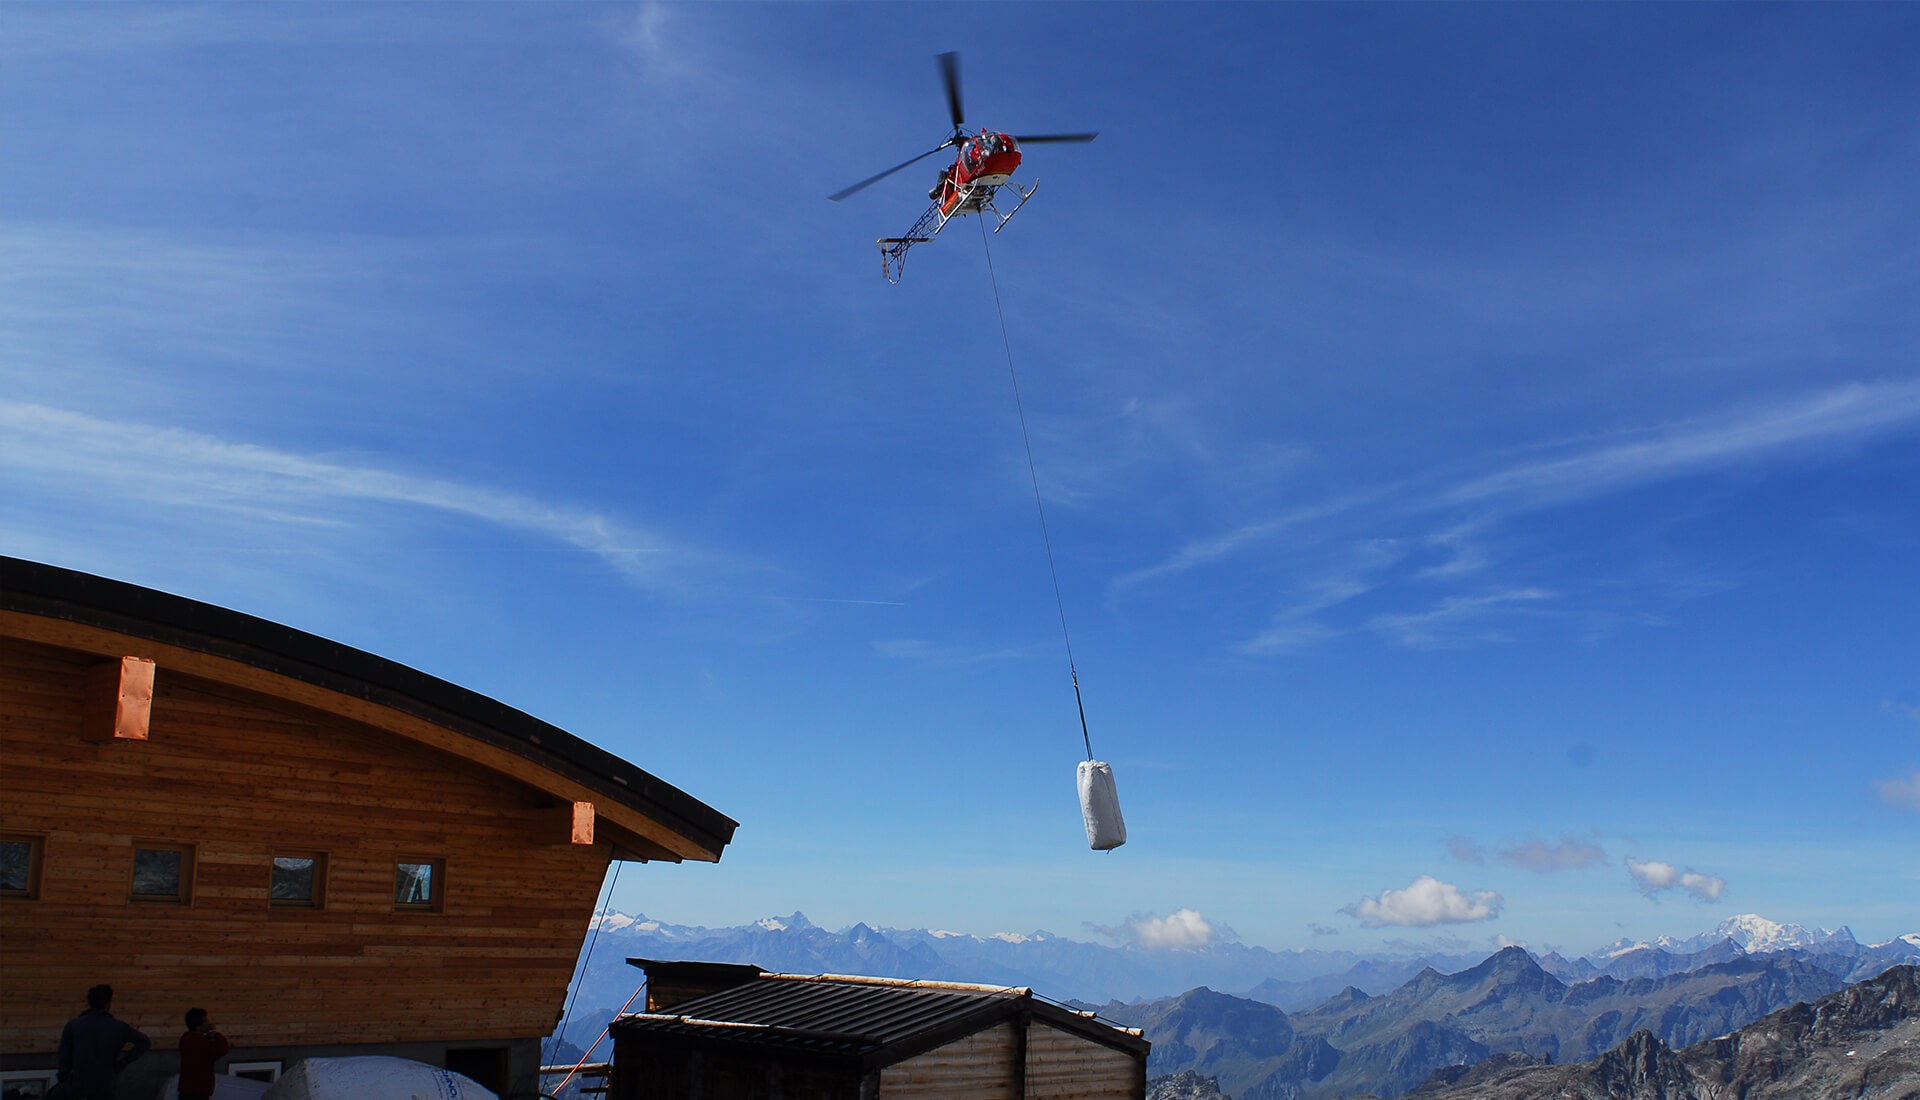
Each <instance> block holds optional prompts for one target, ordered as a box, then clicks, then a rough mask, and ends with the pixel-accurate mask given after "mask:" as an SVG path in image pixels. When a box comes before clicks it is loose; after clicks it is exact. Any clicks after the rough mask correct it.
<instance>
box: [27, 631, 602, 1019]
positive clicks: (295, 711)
mask: <svg viewBox="0 0 1920 1100" xmlns="http://www.w3.org/2000/svg"><path fill="white" fill-rule="evenodd" d="M130 652H131V650H130ZM102 659H103V658H102V656H101V655H98V654H87V653H79V652H75V651H72V650H67V649H61V648H56V647H53V646H49V645H41V644H36V643H32V642H25V641H21V640H18V639H11V638H0V830H5V831H7V832H10V833H26V834H30V835H36V836H39V837H41V838H43V840H42V847H43V853H42V870H41V880H40V889H39V896H38V898H37V899H34V900H23V899H16V898H5V899H0V1052H5V1053H14V1054H20V1053H37V1052H50V1051H52V1050H53V1049H54V1048H55V1046H56V1044H57V1041H58V1038H59V1034H60V1028H61V1025H62V1024H63V1022H64V1021H65V1020H67V1019H68V1018H70V1017H71V1016H73V1015H74V1014H75V1013H76V1012H78V1011H79V1010H80V1009H81V1008H83V1007H84V993H85V990H86V989H87V987H88V986H90V985H93V984H94V983H96V982H111V983H112V984H113V985H114V987H115V989H116V990H117V992H118V996H117V997H116V1000H115V1005H114V1009H115V1015H117V1016H119V1017H121V1018H122V1019H125V1020H128V1021H129V1022H131V1023H133V1024H134V1025H135V1026H137V1027H140V1028H142V1029H143V1030H146V1031H147V1032H148V1033H149V1034H150V1035H152V1036H153V1037H154V1039H155V1040H156V1041H157V1042H162V1043H165V1044H167V1045H171V1041H172V1039H173V1038H174V1037H175V1036H177V1035H178V1033H179V1031H180V1029H181V1025H180V1017H181V1014H182V1013H183V1012H184V1011H185V1009H186V1008H188V1007H190V1006H194V1005H198V1006H202V1007H205V1008H207V1009H208V1010H209V1011H210V1012H211V1013H212V1014H213V1016H214V1018H215V1020H216V1021H217V1022H218V1023H220V1024H221V1025H222V1026H223V1028H224V1029H225V1030H226V1032H227V1034H228V1035H229V1037H230V1038H232V1039H233V1041H234V1043H235V1044H236V1045H237V1046H243V1047H257V1046H266V1045H285V1044H340V1043H389V1042H407V1041H424V1040H456V1039H465V1038H475V1039H479V1038H502V1037H530V1036H543V1035H546V1034H547V1033H548V1032H550V1031H551V1030H552V1028H553V1025H554V1023H555V1020H556V1017H557V1014H558V1012H559V1010H560V1009H561V1007H562V1005H563V1003H564V998H565V994H566V988H567V981H568V978H569V977H570V976H571V972H572V968H573V964H574V961H575V958H576V956H577V954H578V952H579V947H580V942H581V937H582V935H583V934H584V933H585V931H586V928H587V925H588V921H589V919H590V918H591V914H592V909H593V905H594V903H595V900H596V895H597V892H598V888H599V885H600V882H601V876H602V874H603V873H604V871H605V868H606V865H607V862H608V860H609V859H610V856H611V849H610V847H609V845H608V844H607V843H605V842H604V841H603V842H601V843H597V844H592V845H579V844H567V843H565V835H566V834H565V830H564V828H556V825H557V823H559V822H560V821H561V820H562V819H563V817H564V815H566V814H567V813H568V812H569V811H568V808H567V806H566V804H564V803H558V802H556V800H554V799H553V798H551V797H550V796H545V795H542V794H540V793H539V792H537V791H535V790H534V789H533V788H531V787H529V786H527V785H525V784H523V783H520V782H517V781H514V780H512V779H508V778H506V777H503V776H501V775H499V774H498V773H495V772H491V771H488V770H486V769H484V768H481V767H479V766H477V765H474V764H472V763H470V762H468V761H465V760H462V759H460V758H459V757H456V756H454V755H452V754H449V753H446V752H443V751H440V750H436V749H431V748H426V747H424V746H422V745H420V744H419V743H418V742H417V741H414V740H410V739H408V738H404V737H400V736H397V735H394V734H391V733H387V732H384V731H382V730H380V729H377V728H374V727H372V726H369V725H364V724H361V723H358V722H354V721H351V720H348V719H344V718H340V717H335V716H332V715H327V714H323V713H321V712H319V711H314V710H309V709H305V708H303V707H300V706H298V705H294V704H290V703H286V702H282V701H278V700H276V699H274V698H272V697H270V696H268V695H262V694H255V693H253V692H250V691H246V690H241V689H238V688H233V687H228V686H224V685H222V684H219V683H215V682H212V681H209V680H205V679H196V678H194V677H192V676H189V675H186V674H183V673H178V672H172V671H170V670H169V668H168V666H167V664H166V662H165V661H164V660H162V661H161V662H160V663H159V665H158V667H157V670H156V677H155V689H154V702H153V707H152V715H151V724H150V732H149V739H148V740H147V741H145V742H123V743H108V744H95V743H91V742H89V741H87V740H85V739H84V738H83V736H82V732H81V729H82V726H81V714H82V707H83V690H82V689H83V683H84V681H85V678H86V674H87V670H88V668H89V667H91V666H96V665H98V664H99V663H100V662H101V661H102ZM556 839H557V840H558V841H559V842H557V843H556V842H555V840H556ZM136 840H143V841H162V842H171V843H177V844H186V845H192V846H193V849H194V856H195V863H196V866H195V869H194V874H193V881H192V898H191V901H190V902H189V903H188V904H184V905H180V904H166V903H154V902H133V901H130V900H129V896H128V895H129V887H130V879H131V866H132V856H133V845H134V842H135V841H136ZM315 851H317V852H322V853H324V854H325V856H326V861H327V862H326V878H325V895H324V904H323V906H322V907H321V908H319V909H317V910H313V909H291V908H277V907H274V906H272V905H270V904H269V900H268V897H269V895H268V889H269V883H270V875H271V870H270V869H271V864H272V858H273V856H274V855H275V853H276V852H282V853H293V852H315ZM398 859H439V860H444V867H445V878H444V883H443V884H442V885H443V887H444V899H445V900H444V908H443V910H442V911H441V912H396V911H395V910H394V904H393V892H394V884H393V879H394V863H395V861H396V860H398Z"/></svg>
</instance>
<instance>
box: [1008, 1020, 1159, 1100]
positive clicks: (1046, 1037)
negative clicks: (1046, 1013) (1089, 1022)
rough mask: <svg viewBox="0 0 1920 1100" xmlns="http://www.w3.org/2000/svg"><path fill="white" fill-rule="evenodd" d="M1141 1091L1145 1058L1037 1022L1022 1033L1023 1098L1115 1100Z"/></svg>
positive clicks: (1144, 1088) (1144, 1085)
mask: <svg viewBox="0 0 1920 1100" xmlns="http://www.w3.org/2000/svg"><path fill="white" fill-rule="evenodd" d="M1146 1092H1147V1059H1146V1055H1144V1054H1142V1055H1132V1054H1128V1053H1127V1052H1125V1051H1122V1050H1115V1049H1113V1048H1112V1047H1110V1046H1105V1045H1103V1044H1100V1043H1096V1042H1092V1041H1090V1040H1087V1039H1082V1038H1080V1037H1079V1036H1077V1035H1074V1034H1072V1033H1070V1032H1066V1031H1062V1030H1060V1029H1059V1028H1057V1027H1052V1026H1049V1025H1047V1024H1045V1023H1042V1022H1040V1021H1038V1020H1035V1021H1034V1022H1033V1026H1032V1027H1031V1028H1029V1029H1028V1031H1027V1095H1026V1100H1092V1098H1095V1097H1097V1098H1099V1100H1117V1098H1119V1097H1145V1096H1146Z"/></svg>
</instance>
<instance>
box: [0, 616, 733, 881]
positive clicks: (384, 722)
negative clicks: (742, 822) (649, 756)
mask: <svg viewBox="0 0 1920 1100" xmlns="http://www.w3.org/2000/svg"><path fill="white" fill-rule="evenodd" d="M4 637H12V638H16V639H20V640H24V641H29V642H38V643H43V644H46V645H50V646H56V647H60V648H62V649H68V650H73V651H75V652H78V653H91V654H93V655H94V657H93V659H92V662H90V663H97V662H98V661H100V660H104V659H106V658H107V657H108V656H111V655H115V654H120V655H127V656H138V657H142V658H145V659H148V660H152V661H154V662H155V663H156V665H157V668H158V672H157V676H158V677H159V678H163V679H164V678H165V677H166V676H168V675H169V673H171V674H173V675H180V674H186V675H188V676H195V677H199V678H200V679H203V680H206V681H208V682H210V683H219V684H223V685H227V686H229V687H232V688H236V689H239V690H243V691H248V692H253V693H255V694H256V695H259V696H265V697H268V698H272V699H277V700H281V701H284V702H287V703H291V704H296V705H299V706H302V707H305V708H309V709H311V710H317V711H320V712H321V713H323V714H327V715H331V716H333V717H335V718H342V719H346V720H348V721H350V722H358V723H361V724H364V725H367V726H371V727H373V728H376V729H381V730H384V731H387V732H388V733H389V734H392V735H397V736H399V737H404V738H406V739H407V740H410V741H414V742H417V743H419V744H422V745H426V746H429V747H432V748H437V749H441V750H443V751H444V752H446V753H447V754H449V755H451V756H456V757H460V758H464V759H467V760H471V761H473V762H474V763H477V764H481V765H484V766H485V767H487V768H489V769H491V770H493V771H495V772H498V773H499V774H501V775H505V776H511V777H514V778H517V779H520V780H521V781H523V782H525V783H527V784H529V785H531V786H536V787H538V788H540V789H542V790H545V791H547V792H548V793H550V794H552V795H554V796H555V797H557V798H561V799H564V800H566V801H569V802H592V803H594V805H595V807H596V810H597V822H596V824H597V828H598V829H603V830H605V832H606V833H607V835H605V836H603V837H602V839H606V840H610V841H613V842H614V843H615V844H616V845H618V846H619V847H620V848H621V849H623V850H624V851H626V852H628V853H630V854H631V856H632V857H633V858H639V859H669V860H681V859H693V860H704V861H717V860H718V859H719V858H720V850H719V848H718V847H716V846H706V845H702V844H700V843H697V842H695V841H694V840H693V839H692V838H690V837H688V836H686V835H684V834H683V833H681V832H677V831H675V830H674V829H672V828H669V827H667V826H666V825H663V824H662V823H660V822H658V821H655V820H653V819H652V818H650V817H648V816H647V815H646V814H644V813H641V812H638V811H636V810H633V809H631V808H629V807H626V806H622V805H620V804H619V803H618V801H613V800H608V799H606V798H604V797H597V796H596V793H595V792H594V791H593V790H591V789H590V788H588V787H586V786H584V785H582V784H581V783H579V782H576V781H573V780H571V779H568V778H566V777H563V776H560V775H557V774H555V773H554V772H552V771H549V770H547V769H545V768H543V767H541V766H539V765H537V764H535V763H532V762H531V761H529V760H527V759H526V758H525V757H524V756H521V755H519V754H517V753H515V752H512V751H509V750H507V749H505V748H502V747H500V746H498V745H492V744H487V743H485V742H482V741H479V740H476V739H475V738H474V737H472V736H470V735H469V734H468V733H465V732H461V731H458V730H453V729H448V728H446V727H444V726H441V725H437V724H435V723H434V722H431V721H427V720H425V719H423V718H420V717H419V716H417V715H413V714H408V713H404V712H401V711H397V710H394V709H392V708H390V707H385V706H381V705H380V704H378V703H374V702H369V701H368V700H365V699H360V698H356V697H354V696H352V695H347V694H342V693H340V692H337V691H330V690H328V689H326V688H323V687H319V686H317V685H315V684H311V683H307V682H305V681H302V680H299V679H296V678H293V677H288V676H281V675H278V674H276V673H274V672H272V671H270V670H268V669H264V668H259V667H255V666H253V665H249V664H245V663H243V662H239V661H234V660H229V659H227V658H224V657H220V656H216V655H212V654H208V653H203V652H199V651H197V650H193V649H187V648H182V647H179V646H174V645H167V644H163V643H160V642H154V641H149V640H145V639H129V638H125V637H122V636H120V635H117V634H115V633H113V632H112V631H108V630H103V629H101V628H99V627H93V626H88V625H85V624H81V623H73V622H66V621H63V620H56V619H48V618H44V617H41V616H37V615H30V614H22V613H19V612H13V611H5V610H0V638H4ZM13 705H14V704H12V703H10V702H8V701H6V700H4V699H0V719H4V718H5V717H6V716H7V714H8V712H9V708H10V707H12V706H13ZM80 729H81V726H80V724H79V723H78V722H77V721H76V723H75V725H74V731H75V732H74V736H76V737H78V736H80ZM723 839H724V838H723Z"/></svg>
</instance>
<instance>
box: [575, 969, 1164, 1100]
mask: <svg viewBox="0 0 1920 1100" xmlns="http://www.w3.org/2000/svg"><path fill="white" fill-rule="evenodd" d="M628 961H629V962H631V963H633V964H634V965H636V966H640V967H642V968H643V969H645V970H646V972H647V1011H646V1012H645V1013H641V1014H638V1015H632V1016H623V1017H621V1018H619V1019H617V1020H615V1021H614V1022H613V1025H612V1027H611V1029H610V1030H611V1032H612V1035H613V1041H614V1054H613V1076H612V1080H611V1091H610V1092H609V1093H608V1096H609V1100H667V1098H673V1100H683V1098H691V1097H698V1098H700V1100H949V1098H951V1100H1142V1098H1144V1097H1145V1096H1146V1092H1147V1049H1148V1044H1147V1041H1146V1040H1145V1039H1143V1038H1141V1035H1140V1032H1139V1031H1138V1030H1137V1029H1128V1028H1120V1027H1116V1026H1114V1025H1112V1024H1109V1023H1106V1022H1104V1021H1102V1020H1100V1019H1097V1018H1096V1017H1095V1016H1094V1015H1093V1014H1092V1013H1090V1012H1078V1011H1075V1010H1073V1009H1069V1008H1065V1007H1062V1006H1060V1005H1057V1004H1053V1003H1051V1002H1048V1001H1045V1000H1041V999H1039V998H1037V997H1035V996H1034V995H1033V991H1032V990H1030V989H1025V988H1018V987H1005V986H988V985H963V984H959V983H954V982H924V981H905V980H901V979H894V978H862V977H849V976H844V975H835V974H823V975H796V974H768V973H764V972H762V971H760V970H759V968H757V967H742V966H738V965H731V964H712V963H688V962H662V961H655V960H648V959H629V960H628Z"/></svg>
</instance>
